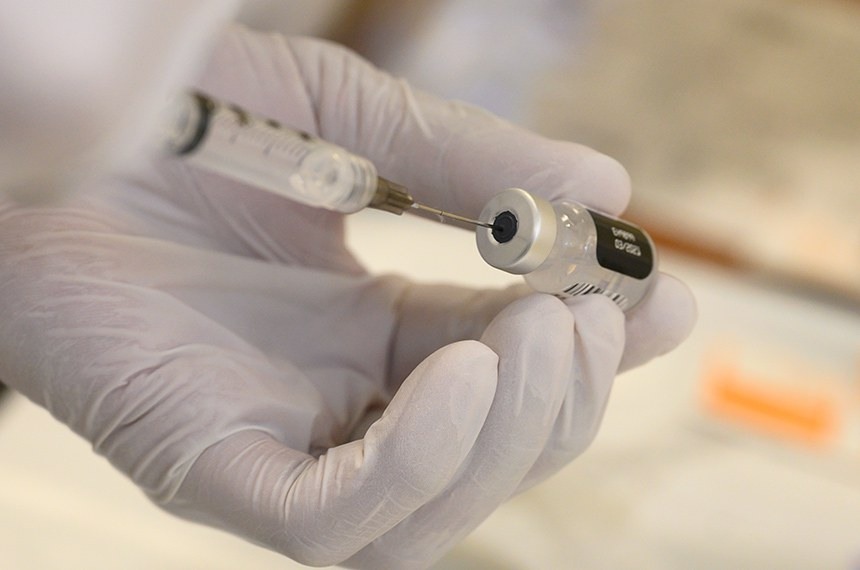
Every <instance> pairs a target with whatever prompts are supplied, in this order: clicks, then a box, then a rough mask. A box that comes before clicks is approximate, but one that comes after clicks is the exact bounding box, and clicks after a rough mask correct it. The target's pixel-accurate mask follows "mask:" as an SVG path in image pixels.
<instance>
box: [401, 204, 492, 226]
mask: <svg viewBox="0 0 860 570" xmlns="http://www.w3.org/2000/svg"><path fill="white" fill-rule="evenodd" d="M412 208H415V209H416V210H421V211H423V212H429V213H431V214H434V215H436V216H440V217H443V218H448V219H450V220H457V221H458V222H465V223H467V224H472V225H473V226H478V227H481V228H489V229H493V225H492V224H488V223H486V222H481V221H479V220H473V219H472V218H467V217H465V216H461V215H459V214H452V213H451V212H446V211H444V210H440V209H439V208H433V207H431V206H425V205H424V204H419V203H418V202H414V203H413V204H412Z"/></svg>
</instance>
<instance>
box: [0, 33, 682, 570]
mask: <svg viewBox="0 0 860 570" xmlns="http://www.w3.org/2000/svg"><path fill="white" fill-rule="evenodd" d="M199 87H200V88H202V89H203V90H205V91H208V92H210V93H212V94H213V95H215V96H216V97H219V98H222V99H224V100H228V101H234V102H236V103H238V104H241V105H243V106H245V107H247V108H248V109H250V110H252V111H255V112H258V113H262V114H265V115H268V116H270V117H272V118H275V119H276V120H279V121H281V122H283V123H284V124H287V125H292V126H295V127H297V128H300V129H305V130H308V131H311V132H315V133H318V134H319V135H320V136H322V137H323V138H325V139H328V140H330V141H332V142H334V143H336V144H340V145H343V146H345V147H347V148H349V149H351V150H352V151H354V152H356V153H358V154H361V155H364V156H367V157H368V158H370V159H371V160H373V161H374V162H375V163H376V164H377V165H378V167H379V169H380V172H381V174H382V175H383V176H386V177H388V178H390V179H392V180H395V181H398V182H401V183H404V184H405V185H407V186H408V187H409V188H410V189H411V190H412V192H413V193H414V194H415V196H416V198H417V199H419V200H420V201H424V202H426V203H431V204H434V205H438V206H440V207H442V208H445V209H448V210H451V211H454V212H459V213H463V214H465V215H472V216H474V215H477V213H478V212H479V211H480V209H481V207H482V206H483V204H484V202H486V200H487V199H488V198H489V197H490V196H492V195H493V194H494V193H496V192H497V191H499V190H501V189H504V188H507V187H510V186H519V187H522V188H526V189H528V190H530V191H532V192H535V193H537V194H541V195H543V196H545V197H547V198H550V199H555V198H561V197H570V198H574V199H576V200H579V201H581V202H584V203H586V204H588V205H590V206H592V207H596V208H599V209H602V210H605V211H608V212H610V213H612V212H615V213H617V212H620V210H621V209H622V208H623V207H624V206H625V204H626V201H627V198H628V193H629V187H628V186H629V184H628V179H627V177H626V174H625V173H624V171H623V169H621V167H619V166H618V165H617V164H616V163H615V162H614V161H612V160H611V159H608V158H606V157H604V156H602V155H599V154H597V153H595V152H594V151H591V150H589V149H586V148H584V147H581V146H577V145H574V144H571V143H564V142H556V141H549V140H546V139H543V138H541V137H538V136H536V135H534V134H530V133H527V132H524V131H523V130H521V129H519V128H516V127H514V126H511V125H509V124H507V123H505V122H503V121H501V120H499V119H497V118H494V117H492V116H489V115H488V114H485V113H483V112H480V111H477V110H475V109H471V108H469V107H466V106H464V105H459V104H454V103H446V102H443V101H440V100H437V99H435V98H433V97H430V96H428V95H425V94H421V93H417V92H415V91H413V90H411V89H410V88H409V87H408V86H407V85H406V84H405V83H403V82H402V81H397V80H395V79H392V78H390V77H388V76H386V75H384V74H382V73H380V72H378V71H376V70H375V69H373V68H372V67H370V66H369V65H368V64H366V63H364V62H363V61H361V60H359V59H358V58H356V57H355V56H353V55H352V54H350V53H348V52H347V51H345V50H343V49H341V48H338V47H336V46H332V45H329V44H326V43H323V42H319V41H315V40H307V39H299V40H284V39H282V38H280V37H276V36H264V35H257V34H253V33H250V32H248V31H244V30H241V29H234V30H231V31H229V32H228V33H226V34H225V36H224V37H223V38H222V40H221V42H220V43H219V45H218V48H217V49H216V50H215V52H214V53H213V55H212V58H211V62H210V64H209V66H208V68H207V70H206V72H205V73H204V74H203V75H202V77H201V78H200V81H199ZM404 223H408V222H407V221H406V220H404ZM0 284H2V288H1V289H0V291H2V294H0V378H2V379H3V380H4V381H6V382H8V383H10V384H11V385H12V386H13V387H15V388H16V389H17V390H19V391H21V392H23V393H24V394H26V395H27V396H28V397H29V398H30V399H32V400H33V401H35V402H37V403H38V404H40V405H43V406H45V407H46V408H48V409H49V410H50V411H51V413H52V414H53V415H54V416H55V417H57V418H58V419H59V420H60V421H62V422H65V423H66V424H68V425H69V426H70V427H71V428H72V429H74V430H75V431H76V432H77V433H79V434H80V435H82V436H83V437H85V438H87V439H88V440H89V441H91V442H92V444H93V447H94V449H95V450H96V451H97V452H98V453H100V454H103V455H104V456H106V457H107V458H108V459H109V460H110V461H111V462H112V463H113V464H114V465H115V466H116V467H117V468H119V469H120V470H121V471H123V472H124V473H126V474H127V475H128V476H129V477H131V478H132V479H133V480H134V481H135V482H136V483H137V484H138V485H139V486H140V487H141V488H142V489H143V490H144V491H145V492H146V493H147V494H148V495H149V496H150V497H151V498H152V499H153V500H154V501H155V502H156V503H157V504H159V505H161V506H162V507H164V508H165V509H167V510H169V511H171V512H174V513H177V514H179V515H181V516H184V517H188V518H191V519H194V520H197V521H202V522H205V523H208V524H210V525H214V526H217V527H221V528H224V529H227V530H229V531H230V532H233V533H236V534H240V535H242V536H245V537H247V538H248V539H250V540H252V541H254V542H257V543H259V544H262V545H264V546H266V547H268V548H271V549H274V550H277V551H279V552H282V553H284V554H286V555H288V556H290V557H292V558H294V559H296V560H298V561H300V562H303V563H306V564H313V565H329V564H337V563H342V562H343V563H345V564H346V565H348V566H354V567H358V568H373V569H383V568H398V569H401V568H423V567H426V566H428V565H430V564H431V563H432V562H433V561H434V560H436V559H438V558H439V557H440V556H442V555H443V554H444V553H445V552H446V551H447V550H448V549H449V548H451V547H452V546H453V545H454V544H456V543H457V542H458V541H459V540H460V539H462V538H463V537H464V536H465V535H466V534H468V533H469V532H470V531H471V530H472V529H474V528H475V527H476V526H477V525H478V524H479V523H480V522H481V521H482V520H483V519H484V518H485V517H486V516H488V515H489V514H490V513H491V512H492V511H493V510H494V509H495V508H496V507H497V506H498V505H499V504H500V503H502V502H504V501H505V500H506V499H508V498H509V497H511V495H513V494H515V493H516V492H518V491H521V490H523V489H525V488H528V487H529V486H531V485H533V484H535V483H537V482H539V481H540V480H542V479H544V478H546V477H547V476H549V475H550V474H551V473H553V472H555V471H556V470H558V469H559V468H560V467H561V466H563V465H564V464H566V463H567V462H569V461H570V460H571V459H573V458H574V457H576V456H577V455H578V454H579V453H581V452H582V451H583V449H585V447H586V446H587V445H588V444H589V443H590V441H591V440H592V439H593V437H594V435H595V432H596V430H597V427H598V424H599V422H600V418H601V416H602V413H603V410H604V407H605V405H606V401H607V397H608V394H609V391H610V387H611V385H612V381H613V377H614V376H615V374H616V372H617V371H618V369H619V363H621V366H622V367H629V366H633V365H637V364H641V363H643V362H645V361H647V360H649V359H650V358H653V357H654V356H657V355H659V354H661V353H663V352H665V351H667V350H669V349H671V348H672V347H674V346H675V345H676V344H677V343H678V342H680V340H681V339H683V338H684V337H685V336H686V334H687V333H688V331H689V329H690V327H691V325H692V321H693V319H694V312H695V311H694V307H693V302H692V299H691V296H690V294H689V293H688V291H687V290H686V288H685V287H684V286H683V285H682V284H680V283H679V282H678V281H676V280H674V279H672V278H669V277H666V276H661V277H660V279H659V280H658V282H657V284H656V287H655V288H654V290H653V292H652V294H651V296H650V297H649V298H648V299H647V300H646V301H645V302H644V303H643V304H642V305H640V306H639V307H638V308H637V309H635V310H634V311H633V312H631V313H629V314H628V315H627V316H626V318H625V315H623V314H622V313H621V312H620V311H619V310H618V309H617V308H616V307H615V305H613V304H612V303H611V302H610V301H609V300H607V299H605V298H603V297H600V296H589V297H585V298H579V299H574V300H569V301H566V302H562V301H559V300H558V299H556V298H554V297H551V296H547V295H539V294H524V293H523V291H522V290H521V289H519V288H514V289H509V290H505V291H473V290H468V289H465V288H460V287H450V286H429V285H422V286H419V285H416V284H412V283H409V282H407V281H405V280H403V279H400V278H396V277H373V276H369V275H367V274H366V273H365V272H364V271H363V269H362V268H361V267H360V265H359V264H358V263H357V262H356V261H355V259H354V258H353V256H352V255H351V254H350V252H349V251H348V250H347V249H346V247H345V246H344V242H343V219H342V217H341V216H339V215H336V214H333V213H331V212H324V211H319V210H314V209H311V208H306V207H303V206H300V205H296V204H294V203H290V202H287V201H285V200H283V199H280V198H278V197H276V196H273V195H270V194H267V193H265V192H262V191H258V190H256V189H253V188H249V187H243V186H240V185H238V184H236V183H234V182H231V181H228V180H224V179H221V178H219V177H217V176H214V175H209V174H206V173H202V172H197V171H194V170H191V169H189V168H187V167H186V166H184V165H183V164H181V163H178V162H173V161H171V160H169V159H166V160H158V159H155V160H152V161H151V162H150V163H148V164H145V165H142V166H141V167H140V168H139V169H136V170H135V172H132V173H126V174H124V175H122V176H117V177H115V178H114V179H111V180H108V181H106V182H105V183H104V184H101V185H100V186H99V187H97V188H93V189H92V191H90V192H88V193H86V194H85V195H81V196H80V197H78V198H77V199H76V200H75V201H74V202H72V203H70V204H68V205H66V206H64V207H57V208H52V209H48V208H42V209H23V208H13V207H11V206H8V205H7V206H5V207H4V208H3V209H2V211H0ZM572 508H575V505H573V506H572Z"/></svg>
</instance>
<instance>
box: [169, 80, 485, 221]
mask: <svg viewBox="0 0 860 570" xmlns="http://www.w3.org/2000/svg"><path fill="white" fill-rule="evenodd" d="M163 133H164V134H163V136H164V145H165V148H166V149H167V151H168V152H169V153H170V154H172V155H175V156H178V157H181V158H183V159H184V160H185V161H186V162H188V163H190V164H192V165H194V166H196V167H199V168H202V169H204V170H208V171H212V172H216V173H218V174H221V175H223V176H226V177H229V178H233V179H235V180H237V181H240V182H244V183H247V184H250V185H252V186H256V187H258V188H261V189H264V190H268V191H270V192H274V193H275V194H279V195H281V196H284V197H286V198H289V199H290V200H294V201H296V202H301V203H302V204H307V205H309V206H316V207H319V208H325V209H328V210H335V211H337V212H343V213H345V214H349V213H353V212H357V211H359V210H362V209H364V208H367V207H370V208H376V209H378V210H384V211H386V212H391V213H394V214H402V213H403V212H413V213H419V212H425V213H430V214H434V215H436V216H441V217H444V218H448V219H451V220H455V221H458V222H464V223H467V224H470V225H475V226H480V227H486V228H492V225H491V224H488V223H485V222H480V221H478V220H472V219H470V218H465V217H463V216H459V215H457V214H452V213H450V212H445V211H443V210H439V209H437V208H433V207H430V206H425V205H423V204H419V203H418V202H416V201H415V199H414V198H412V196H411V195H410V194H409V192H408V191H407V190H406V188H404V187H403V186H400V185H399V184H395V183H394V182H391V181H390V180H386V179H385V178H382V177H381V176H378V175H377V172H376V167H375V166H374V165H373V163H372V162H370V161H369V160H367V159H365V158H362V157H360V156H356V155H354V154H351V153H349V152H347V151H346V150H344V149H342V148H340V147H338V146H336V145H333V144H331V143H328V142H326V141H323V140H321V139H319V138H316V137H313V136H311V135H309V134H307V133H303V132H299V131H295V130H292V129H290V128H288V127H285V126H283V125H281V124H279V123H278V122H277V121H273V120H271V119H266V118H262V117H259V116H255V115H253V114H251V113H249V112H248V111H246V110H244V109H242V108H241V107H237V106H235V105H230V104H226V103H222V102H220V101H217V100H216V99H213V98H212V97H209V96H208V95H204V94H202V93H192V94H182V95H179V96H178V97H176V99H175V100H174V101H173V103H172V104H171V106H170V107H169V112H168V114H167V115H166V119H165V121H164V123H163Z"/></svg>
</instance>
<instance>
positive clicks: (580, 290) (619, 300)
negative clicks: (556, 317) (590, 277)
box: [560, 283, 630, 310]
mask: <svg viewBox="0 0 860 570" xmlns="http://www.w3.org/2000/svg"><path fill="white" fill-rule="evenodd" d="M591 294H597V295H603V296H604V297H609V298H610V299H612V301H613V302H614V303H615V304H616V305H618V306H619V307H621V309H622V310H624V309H626V308H627V307H628V306H629V305H630V301H629V299H627V297H625V296H624V295H622V294H621V293H615V292H612V291H606V290H605V289H602V288H601V287H598V286H597V285H593V284H591V283H574V284H573V285H571V286H570V287H568V288H567V289H565V290H564V291H562V293H561V295H560V296H561V297H562V298H563V297H576V296H577V295H591Z"/></svg>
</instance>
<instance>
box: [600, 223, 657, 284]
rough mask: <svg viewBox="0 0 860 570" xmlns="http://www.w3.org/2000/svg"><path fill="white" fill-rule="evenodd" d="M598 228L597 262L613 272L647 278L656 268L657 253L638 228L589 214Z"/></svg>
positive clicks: (635, 277) (636, 277)
mask: <svg viewBox="0 0 860 570" xmlns="http://www.w3.org/2000/svg"><path fill="white" fill-rule="evenodd" d="M588 213H589V214H591V218H592V219H593V220H594V225H595V227H596V228H597V252H596V255H597V262H598V263H599V264H600V265H601V266H602V267H604V268H605V269H609V270H610V271H615V272H618V273H621V274H623V275H627V276H628V277H633V278H634V279H645V278H646V277H648V276H649V275H650V274H651V270H652V269H653V267H654V253H653V252H652V251H651V245H650V243H649V241H648V238H647V237H645V234H644V233H643V232H642V230H640V229H639V228H637V227H635V226H631V225H630V224H627V223H625V222H622V221H621V220H616V219H613V218H610V217H607V216H604V215H603V214H598V213H597V212H592V211H591V210H589V211H588Z"/></svg>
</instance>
